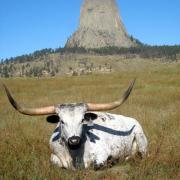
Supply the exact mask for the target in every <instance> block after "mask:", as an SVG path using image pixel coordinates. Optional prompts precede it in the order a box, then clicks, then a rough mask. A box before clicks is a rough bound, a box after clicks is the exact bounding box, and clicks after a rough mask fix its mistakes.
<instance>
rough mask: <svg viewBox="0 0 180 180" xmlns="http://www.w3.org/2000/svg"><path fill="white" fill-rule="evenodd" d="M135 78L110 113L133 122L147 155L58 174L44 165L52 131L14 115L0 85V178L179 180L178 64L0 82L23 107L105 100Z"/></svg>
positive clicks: (40, 119)
mask: <svg viewBox="0 0 180 180" xmlns="http://www.w3.org/2000/svg"><path fill="white" fill-rule="evenodd" d="M134 77H137V82H136V85H135V88H134V89H133V92H132V94H131V96H130V97H129V99H128V100H127V102H126V103H125V104H124V105H122V107H120V108H118V109H116V110H114V111H111V113H117V114H123V115H126V116H130V117H134V118H136V119H138V120H139V122H140V124H141V125H142V126H143V128H144V131H145V134H146V136H147V138H148V141H149V156H148V157H146V158H145V159H143V160H141V161H140V160H139V159H133V160H131V161H129V162H126V163H119V164H117V165H115V166H113V167H112V168H109V169H104V170H102V171H94V170H92V169H88V170H78V171H76V172H73V171H70V170H62V169H59V168H57V167H55V166H53V165H51V164H50V162H49V158H50V153H51V152H50V148H49V138H50V136H51V134H52V132H53V130H54V128H55V125H54V124H49V123H48V122H47V121H46V116H41V117H29V116H24V115H21V114H19V113H18V112H16V111H15V110H14V109H13V108H12V107H11V106H10V104H9V102H8V100H7V98H6V95H5V93H4V90H3V88H2V86H1V87H0V139H1V140H0V179H2V180H4V179H8V180H9V179H53V180H56V179H89V180H91V179H113V180H114V179H163V180H164V179H180V140H179V139H180V65H179V64H170V65H167V66H165V65H164V66H162V67H159V68H158V69H157V68H156V69H153V68H149V69H146V70H143V69H142V70H141V71H140V70H138V71H136V70H134V71H133V70H131V71H129V72H128V71H126V72H119V73H118V72H116V73H112V74H105V75H102V74H101V75H89V76H80V77H56V78H44V79H35V78H34V79H25V78H17V79H1V81H2V82H4V83H5V84H6V85H7V86H8V87H9V89H10V91H11V92H12V94H13V96H14V98H15V99H16V100H17V101H18V102H20V103H21V104H23V105H26V106H29V107H39V106H46V105H53V104H58V103H65V102H66V103H68V102H109V101H112V100H115V99H117V98H118V97H119V96H120V95H121V94H122V93H123V92H124V90H125V89H126V88H127V87H128V85H129V83H130V81H131V80H132V79H133V78H134Z"/></svg>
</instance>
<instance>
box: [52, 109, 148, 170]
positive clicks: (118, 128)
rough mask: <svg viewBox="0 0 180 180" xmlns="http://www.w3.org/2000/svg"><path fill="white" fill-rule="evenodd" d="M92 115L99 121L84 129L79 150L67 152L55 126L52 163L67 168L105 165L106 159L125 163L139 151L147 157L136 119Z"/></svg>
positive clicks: (145, 144)
mask: <svg viewBox="0 0 180 180" xmlns="http://www.w3.org/2000/svg"><path fill="white" fill-rule="evenodd" d="M92 113H94V114H97V116H98V118H97V119H96V120H94V121H93V124H92V126H86V128H85V129H86V130H87V131H86V133H85V134H84V137H83V139H85V142H84V143H83V144H82V146H81V147H80V148H79V149H78V150H69V149H68V147H67V145H66V142H65V141H64V140H63V139H62V138H61V134H60V128H59V127H60V123H58V125H57V128H56V130H55V132H54V133H53V135H52V137H51V139H50V147H51V150H52V155H51V162H52V163H53V164H56V165H58V166H59V167H64V168H70V169H74V168H77V167H84V168H88V167H89V166H90V165H93V166H95V165H97V166H100V165H104V164H105V163H106V161H107V159H108V158H109V157H112V158H114V159H122V160H124V159H126V158H128V157H129V156H131V155H133V154H135V152H140V153H141V154H142V156H144V155H145V154H146V152H147V139H146V136H145V134H144V132H143V130H142V127H141V126H140V124H139V123H138V122H137V120H135V119H133V118H129V117H125V116H122V115H115V114H110V113H102V112H92ZM82 136H83V135H82ZM134 147H137V149H134Z"/></svg>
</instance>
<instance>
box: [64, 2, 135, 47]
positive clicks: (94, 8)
mask: <svg viewBox="0 0 180 180" xmlns="http://www.w3.org/2000/svg"><path fill="white" fill-rule="evenodd" d="M107 46H116V47H131V46H136V43H135V42H134V41H132V39H131V38H130V37H129V36H128V34H127V32H126V29H125V27H124V25H123V23H122V21H121V18H120V15H119V10H118V7H117V4H116V0H84V2H83V5H82V7H81V15H80V25H79V28H78V30H77V31H76V32H75V33H74V34H73V35H72V36H71V37H70V38H69V39H68V41H67V43H66V45H65V47H67V48H70V47H84V48H101V47H107Z"/></svg>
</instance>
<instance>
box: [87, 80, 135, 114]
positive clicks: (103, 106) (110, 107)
mask: <svg viewBox="0 0 180 180" xmlns="http://www.w3.org/2000/svg"><path fill="white" fill-rule="evenodd" d="M135 81H136V79H134V80H133V81H132V82H131V84H130V85H129V87H128V89H127V90H126V91H125V93H124V94H123V96H122V97H121V99H119V100H117V101H114V102H111V103H105V104H93V103H87V106H88V110H89V111H105V110H113V109H115V108H117V107H119V106H120V105H122V104H123V103H124V102H125V101H126V100H127V98H128V97H129V95H130V93H131V91H132V89H133V86H134V84H135Z"/></svg>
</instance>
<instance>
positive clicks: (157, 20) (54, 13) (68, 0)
mask: <svg viewBox="0 0 180 180" xmlns="http://www.w3.org/2000/svg"><path fill="white" fill-rule="evenodd" d="M82 2H83V0H0V59H2V58H9V57H14V56H18V55H22V54H27V53H31V52H33V51H35V50H40V49H43V48H58V47H63V46H64V44H65V42H66V40H67V38H68V37H69V36H70V35H71V34H72V33H73V32H74V31H75V30H76V29H77V27H78V24H79V16H80V6H81V4H82ZM117 3H118V6H119V7H120V14H121V17H122V20H123V23H124V25H125V27H126V30H127V31H128V33H129V34H130V35H133V36H134V37H135V38H137V39H139V40H140V41H142V42H143V43H146V44H150V45H164V44H166V45H174V44H180V0H171V1H170V0H148V1H146V0H117Z"/></svg>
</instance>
